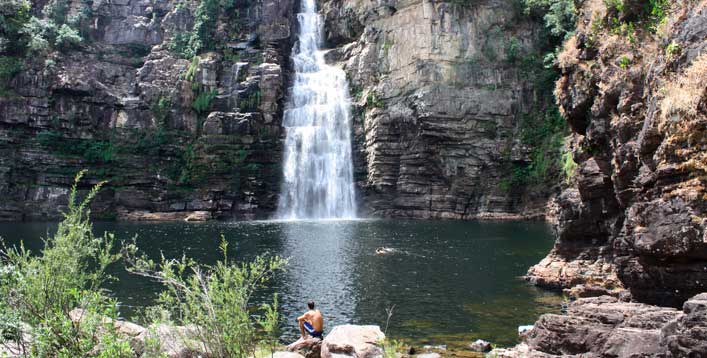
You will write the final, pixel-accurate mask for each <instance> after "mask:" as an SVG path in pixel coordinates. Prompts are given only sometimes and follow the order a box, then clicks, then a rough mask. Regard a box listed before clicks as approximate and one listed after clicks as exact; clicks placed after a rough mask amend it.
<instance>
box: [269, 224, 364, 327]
mask: <svg viewBox="0 0 707 358" xmlns="http://www.w3.org/2000/svg"><path fill="white" fill-rule="evenodd" d="M358 226H359V225H358V223H357V222H355V221H348V220H342V221H326V222H324V223H322V222H316V221H301V222H296V221H295V222H289V223H286V226H285V228H284V235H283V245H282V248H283V251H282V253H281V255H283V256H285V257H287V258H289V260H290V262H289V266H288V270H287V272H286V275H285V276H286V278H285V279H284V281H283V282H282V290H281V294H282V296H283V300H282V301H283V306H282V307H283V308H284V311H285V312H289V313H290V315H289V317H288V318H289V319H288V320H287V322H294V321H295V317H296V316H297V313H298V312H300V311H303V310H305V309H306V302H307V301H309V300H314V301H315V302H316V303H317V305H318V306H319V307H318V308H319V309H320V310H321V311H322V312H323V314H325V315H326V319H327V322H331V323H333V322H337V323H349V321H350V319H351V318H352V317H353V316H354V312H355V308H356V299H355V296H354V292H352V288H353V286H354V285H353V279H352V275H353V267H354V266H355V263H354V261H353V260H354V258H353V257H352V255H351V252H352V251H353V247H354V243H355V238H356V236H357V235H356V232H357V228H358ZM327 326H329V327H327V328H331V327H330V324H329V325H327Z"/></svg>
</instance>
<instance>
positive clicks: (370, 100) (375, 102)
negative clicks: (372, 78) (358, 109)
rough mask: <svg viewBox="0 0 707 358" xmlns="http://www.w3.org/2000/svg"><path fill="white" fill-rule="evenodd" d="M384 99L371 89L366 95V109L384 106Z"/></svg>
mask: <svg viewBox="0 0 707 358" xmlns="http://www.w3.org/2000/svg"><path fill="white" fill-rule="evenodd" d="M383 105H384V103H383V101H382V100H381V99H380V98H379V97H378V95H377V94H376V92H375V91H369V92H368V95H367V96H366V109H372V108H383Z"/></svg>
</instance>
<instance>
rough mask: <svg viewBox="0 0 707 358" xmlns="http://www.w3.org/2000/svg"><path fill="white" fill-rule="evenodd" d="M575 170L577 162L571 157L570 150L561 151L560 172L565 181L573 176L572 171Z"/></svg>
mask: <svg viewBox="0 0 707 358" xmlns="http://www.w3.org/2000/svg"><path fill="white" fill-rule="evenodd" d="M576 171H577V163H576V162H575V161H574V158H573V157H572V152H569V151H567V152H564V153H562V174H563V176H564V177H565V181H566V182H569V181H570V180H572V177H574V173H575V172H576Z"/></svg>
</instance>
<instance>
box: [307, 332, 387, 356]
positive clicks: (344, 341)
mask: <svg viewBox="0 0 707 358" xmlns="http://www.w3.org/2000/svg"><path fill="white" fill-rule="evenodd" d="M384 338H385V334H383V332H381V330H380V327H378V326H357V325H350V324H347V325H342V326H336V327H334V329H332V330H331V332H330V333H329V334H328V335H327V336H326V337H325V338H324V341H323V342H322V352H321V358H347V357H352V358H380V357H383V348H381V346H380V345H379V344H380V342H381V341H382V340H383V339H384Z"/></svg>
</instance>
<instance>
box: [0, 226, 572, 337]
mask: <svg viewBox="0 0 707 358" xmlns="http://www.w3.org/2000/svg"><path fill="white" fill-rule="evenodd" d="M55 227H56V225H55V224H45V223H0V236H1V237H4V238H5V239H6V241H8V242H10V243H16V242H18V241H19V240H21V239H22V240H25V242H26V243H27V244H28V246H30V247H35V248H36V247H37V245H39V244H40V241H39V238H40V237H42V236H46V233H47V231H50V232H51V231H52V230H54V228H55ZM95 229H96V230H97V231H104V230H110V231H113V232H115V234H116V236H117V237H118V238H119V239H129V238H131V237H133V236H135V235H137V237H138V246H139V247H140V248H141V249H142V250H144V251H145V252H147V253H148V254H149V255H153V256H155V257H158V255H159V253H160V251H162V252H164V254H165V255H166V256H167V257H176V256H181V254H182V253H186V254H187V255H189V256H192V257H194V258H196V259H198V260H201V261H202V262H204V263H212V262H214V261H215V260H216V259H218V258H219V253H218V244H219V236H220V234H222V233H223V234H224V235H225V237H226V238H227V240H228V241H229V243H230V245H229V249H230V250H232V251H233V253H232V254H231V255H236V256H238V257H240V258H244V259H248V258H252V257H253V256H254V255H257V254H261V253H265V252H270V253H274V254H278V255H282V256H285V257H289V258H290V265H289V267H288V271H287V272H286V273H284V274H282V275H281V276H280V277H278V278H277V280H276V282H275V290H276V291H277V292H279V294H280V301H281V313H282V316H283V318H282V319H283V321H282V328H283V330H282V332H283V337H282V338H283V341H286V340H289V339H292V338H293V337H295V335H296V334H298V331H297V330H296V327H295V323H294V322H295V317H296V316H297V315H298V314H299V313H300V312H301V311H302V310H303V309H304V308H305V305H306V303H305V302H306V301H307V300H309V299H313V300H315V301H316V302H317V303H318V304H319V306H320V308H321V310H322V312H323V313H324V315H325V316H326V319H327V321H326V324H327V328H331V327H333V326H334V325H337V324H343V323H355V324H379V325H381V326H384V325H385V321H386V308H388V307H391V306H393V305H395V311H394V315H393V317H392V318H391V320H390V326H389V329H388V334H389V335H391V336H393V337H397V338H404V339H406V340H409V341H413V343H415V344H448V345H450V346H451V347H455V346H456V347H462V346H464V345H465V344H466V343H469V342H471V341H473V340H475V339H477V338H483V339H486V340H489V341H492V342H496V343H498V344H501V345H509V344H513V343H515V342H516V337H517V333H516V329H517V326H518V325H522V324H532V323H533V322H534V321H535V319H536V318H537V317H538V316H539V315H540V314H542V313H545V312H553V311H559V304H560V300H561V299H560V297H559V296H558V295H557V294H555V293H550V292H544V291H541V290H538V289H536V288H534V287H531V286H529V285H527V284H526V283H525V282H524V281H523V280H521V279H519V278H518V276H520V275H522V274H524V273H525V272H526V270H527V268H528V267H529V266H530V265H532V264H535V263H537V262H538V261H539V260H540V259H541V258H542V257H543V256H544V255H545V254H546V253H547V252H548V251H549V249H550V248H551V247H552V242H553V240H552V235H551V232H550V229H549V227H548V226H547V225H546V224H544V223H539V222H458V221H391V220H360V221H358V220H357V221H319V222H316V221H312V222H247V223H245V222H244V223H200V224H190V223H159V224H155V223H149V224H143V223H97V224H95ZM379 247H388V248H392V249H393V251H392V253H390V254H387V255H376V249H377V248H379ZM116 274H117V276H118V278H119V282H117V283H115V284H113V285H112V286H111V290H112V291H113V292H114V294H115V295H116V296H117V297H118V298H119V300H120V301H121V302H122V303H123V304H124V308H123V309H122V311H123V313H124V314H125V315H126V316H129V315H130V314H132V312H134V310H135V307H136V306H138V307H139V306H142V305H145V304H149V303H150V302H151V300H152V299H153V298H154V296H155V292H156V291H157V290H158V289H159V286H158V285H156V284H155V283H152V282H150V281H148V280H147V279H143V278H140V277H135V276H130V275H128V274H127V273H125V272H123V271H121V270H118V269H116Z"/></svg>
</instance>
